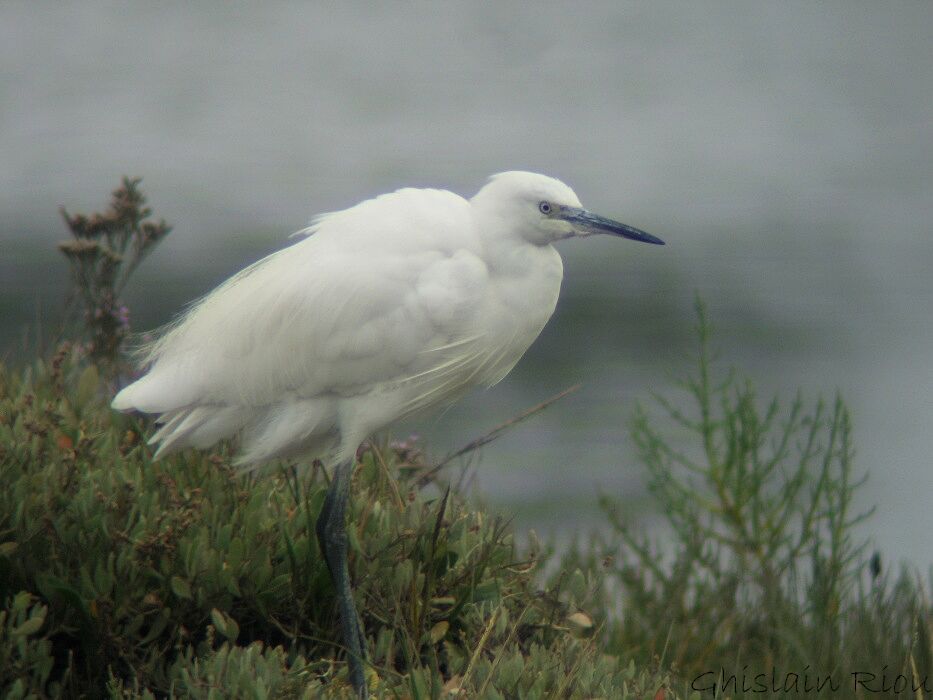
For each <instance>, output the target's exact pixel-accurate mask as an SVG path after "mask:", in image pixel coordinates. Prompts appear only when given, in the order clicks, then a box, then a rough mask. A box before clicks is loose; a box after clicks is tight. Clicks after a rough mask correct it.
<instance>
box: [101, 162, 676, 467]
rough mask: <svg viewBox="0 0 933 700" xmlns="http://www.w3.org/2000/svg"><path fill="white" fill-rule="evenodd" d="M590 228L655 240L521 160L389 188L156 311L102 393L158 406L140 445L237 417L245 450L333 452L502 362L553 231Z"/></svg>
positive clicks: (204, 434) (484, 382)
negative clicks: (526, 168)
mask: <svg viewBox="0 0 933 700" xmlns="http://www.w3.org/2000/svg"><path fill="white" fill-rule="evenodd" d="M610 224H611V225H612V226H610ZM613 227H614V228H613ZM596 232H608V233H615V234H618V235H623V236H626V237H629V238H637V239H638V240H646V241H648V242H654V243H660V241H659V240H658V239H653V237H651V236H648V234H643V233H642V232H639V231H637V229H631V228H629V227H626V226H623V225H622V224H617V223H616V222H612V221H609V220H607V219H601V218H599V217H595V216H593V215H590V214H588V213H587V212H586V211H585V210H583V209H581V208H580V202H579V200H578V199H577V197H576V195H575V194H574V193H573V191H572V190H571V189H570V188H569V187H567V186H566V185H564V184H563V183H561V182H559V181H558V180H554V179H552V178H548V177H545V176H543V175H536V174H532V173H521V172H510V173H503V174H500V175H497V176H494V177H493V178H492V179H491V180H490V182H489V183H488V184H487V185H486V186H485V187H484V188H483V189H482V190H480V192H479V193H478V194H477V195H476V196H474V197H473V198H472V199H470V200H466V199H464V198H462V197H460V196H458V195H455V194H453V193H451V192H446V191H441V190H430V189H425V190H420V189H403V190H399V191H397V192H393V193H391V194H386V195H382V196H380V197H377V198H375V199H371V200H368V201H365V202H362V203H360V204H358V205H356V206H354V207H351V208H350V209H346V210H344V211H339V212H335V213H331V214H325V215H323V216H320V217H318V218H317V219H316V220H315V221H314V222H313V224H312V225H311V226H310V227H309V228H307V229H305V230H304V231H302V232H300V234H299V235H302V236H304V238H303V239H302V240H299V241H298V242H297V243H295V244H294V245H292V246H290V247H288V248H285V249H284V250H280V251H278V252H276V253H273V254H272V255H269V256H268V257H266V258H264V259H262V260H260V261H259V262H257V263H255V264H254V265H251V266H250V267H248V268H246V269H245V270H243V271H242V272H240V273H238V274H237V275H235V276H234V277H232V278H231V279H229V280H228V281H227V282H225V283H224V284H222V285H221V286H220V287H218V288H217V289H216V290H214V291H213V292H211V293H210V294H208V295H207V296H206V297H204V298H203V299H202V300H200V301H199V302H197V303H196V304H195V305H193V306H192V307H191V308H190V309H189V310H188V311H187V312H186V313H185V314H184V315H183V316H182V317H181V318H180V319H179V320H178V321H176V322H175V323H174V324H172V325H171V326H169V327H168V328H167V329H166V330H165V331H164V333H163V334H162V336H161V337H160V338H159V339H158V340H157V341H156V342H155V343H153V344H152V345H151V346H150V347H148V348H147V350H146V351H145V354H144V366H146V367H147V368H148V372H147V373H146V374H145V375H144V376H143V377H142V378H140V379H139V380H137V381H136V382H135V383H133V384H131V385H129V386H127V387H126V388H125V389H123V390H122V391H121V392H120V393H119V394H118V395H117V396H116V398H115V399H114V400H113V407H114V408H116V409H119V410H131V409H135V410H138V411H142V412H145V413H153V414H158V419H157V422H158V423H159V424H160V427H159V429H158V431H157V432H156V433H155V434H154V435H153V436H152V439H151V442H153V443H157V444H158V445H159V448H158V451H157V452H156V457H161V456H162V455H165V454H168V453H170V452H173V451H175V450H179V449H182V448H185V447H196V448H206V447H209V446H210V445H212V444H214V443H215V442H217V441H218V440H221V439H224V438H228V437H233V436H235V435H239V436H240V440H241V443H240V450H241V451H240V456H239V459H238V461H239V463H240V464H243V465H248V464H256V463H260V462H263V461H266V460H269V459H272V458H275V457H280V456H286V455H306V456H309V457H310V456H316V457H323V458H335V459H337V460H343V459H347V458H348V457H350V456H352V454H353V453H354V451H355V450H356V449H357V447H358V445H359V443H360V442H361V441H362V440H364V439H365V438H366V437H367V436H368V435H369V434H370V433H372V432H374V431H376V430H378V429H380V428H382V427H384V426H386V425H388V424H389V423H391V422H392V421H394V420H396V419H398V418H401V417H403V416H407V415H409V414H412V413H414V412H416V411H418V410H421V409H425V408H428V407H431V406H434V405H437V404H441V403H444V402H449V401H452V400H455V399H456V398H458V397H459V396H461V395H462V394H463V393H464V392H466V391H467V390H469V389H470V388H472V387H474V386H489V385H492V384H495V383H496V382H498V381H499V380H501V379H502V378H503V377H504V376H505V375H506V374H507V373H508V372H509V370H510V369H511V368H512V367H513V366H514V365H515V363H516V362H517V361H518V359H519V358H520V357H521V356H522V354H523V353H524V352H525V350H526V349H527V348H528V347H529V345H531V343H532V342H533V341H534V339H535V338H536V337H537V336H538V334H539V333H540V332H541V329H542V328H543V327H544V325H545V323H546V322H547V320H548V318H550V316H551V313H552V312H553V310H554V306H555V304H556V302H557V296H558V292H559V290H560V283H561V277H562V265H561V260H560V256H559V255H558V253H557V251H556V250H555V249H554V248H553V246H552V245H551V244H552V243H553V242H554V241H557V240H560V239H562V238H568V237H571V236H574V235H577V236H582V235H588V234H590V233H596ZM636 234H637V235H636Z"/></svg>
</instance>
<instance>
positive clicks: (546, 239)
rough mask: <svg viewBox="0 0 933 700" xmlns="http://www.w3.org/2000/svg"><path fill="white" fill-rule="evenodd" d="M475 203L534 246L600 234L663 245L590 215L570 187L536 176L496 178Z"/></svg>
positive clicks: (518, 174) (520, 174)
mask: <svg viewBox="0 0 933 700" xmlns="http://www.w3.org/2000/svg"><path fill="white" fill-rule="evenodd" d="M472 203H473V204H474V206H476V207H477V209H478V210H479V211H481V212H482V213H483V214H484V215H485V216H491V217H495V218H497V219H498V221H497V222H496V223H498V224H499V225H500V226H502V225H504V226H505V227H506V229H507V230H508V233H509V234H511V235H517V236H519V237H521V238H523V239H524V240H526V241H528V242H529V243H533V244H535V245H547V244H549V243H553V242H554V241H559V240H562V239H564V238H572V237H575V236H576V237H583V236H592V235H594V234H597V233H608V234H610V235H613V236H621V237H622V238H630V239H632V240H634V241H643V242H645V243H654V244H655V245H664V241H662V240H661V239H660V238H656V237H655V236H652V235H651V234H649V233H645V232H644V231H639V230H638V229H637V228H633V227H631V226H627V225H626V224H621V223H619V222H618V221H613V220H612V219H607V218H605V217H602V216H597V215H596V214H591V213H590V212H588V211H587V210H586V209H584V208H583V206H582V205H581V204H580V200H579V199H578V198H577V195H576V194H574V191H573V190H572V189H570V188H569V187H568V186H567V185H565V184H564V183H563V182H561V181H560V180H557V179H555V178H553V177H547V176H546V175H538V174H537V173H527V172H522V171H511V172H506V173H499V174H498V175H493V176H492V178H490V180H489V182H488V183H487V184H486V186H485V187H483V189H481V190H480V191H479V192H477V193H476V195H475V196H474V197H473V199H472Z"/></svg>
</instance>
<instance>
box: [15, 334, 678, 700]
mask: <svg viewBox="0 0 933 700" xmlns="http://www.w3.org/2000/svg"><path fill="white" fill-rule="evenodd" d="M109 395H110V391H109V390H108V389H107V387H106V386H104V384H103V382H102V381H101V380H100V379H99V377H98V373H97V370H96V369H95V368H94V367H93V365H83V364H82V363H81V362H80V361H78V360H76V359H75V357H74V356H73V355H72V354H71V353H69V352H68V351H67V350H63V351H62V352H60V353H59V354H58V355H56V357H55V358H54V359H53V360H52V361H51V362H50V363H48V364H44V363H41V362H37V363H36V364H35V365H34V366H32V367H30V368H27V369H26V370H24V371H22V372H19V373H13V372H10V371H8V370H6V369H0V483H2V484H3V489H0V601H3V604H4V608H3V611H2V612H0V615H2V616H3V617H2V618H0V619H2V620H3V624H2V625H0V630H2V634H3V636H2V638H0V654H2V656H0V660H2V666H0V696H7V695H8V696H10V697H21V696H22V697H25V696H26V695H31V696H32V697H79V696H90V697H101V696H105V695H110V696H112V697H137V696H148V695H153V696H158V697H162V696H177V697H182V696H184V697H233V696H236V697H298V696H301V695H302V694H304V695H306V696H309V697H317V696H318V695H320V694H324V695H335V696H339V695H340V693H341V692H342V690H343V689H345V687H346V685H345V683H344V682H343V680H342V674H344V673H345V670H344V663H343V661H342V654H341V652H340V649H339V648H338V647H337V646H336V644H335V640H336V639H338V638H339V637H338V634H337V624H336V623H337V620H336V612H335V608H334V605H333V593H332V588H331V583H330V578H329V576H328V573H327V569H326V566H325V565H324V562H323V559H322V558H321V556H320V555H319V553H318V549H317V542H316V538H315V536H314V522H315V519H316V517H317V514H318V512H319V510H320V507H321V503H322V501H323V497H324V491H325V488H326V482H325V475H324V472H323V470H322V469H320V468H319V465H316V466H315V467H313V468H311V469H306V470H299V469H296V468H295V467H294V466H292V465H279V466H278V467H277V468H274V469H272V470H271V472H270V473H268V474H245V475H244V474H237V473H236V472H235V471H234V470H233V468H232V467H231V465H230V460H229V459H228V455H227V453H226V452H225V451H224V450H220V451H219V452H217V453H215V454H213V455H205V454H202V453H196V452H190V453H185V454H183V455H180V456H176V457H173V458H168V459H165V460H161V461H159V462H152V460H151V454H150V450H149V449H148V448H147V447H146V446H145V444H144V441H145V435H146V432H147V428H146V426H145V425H144V424H143V423H141V422H140V421H138V420H137V419H135V418H132V417H127V416H123V415H119V414H116V413H114V412H112V411H111V410H110V409H109V407H108V405H107V399H108V397H109ZM419 460H420V458H419V457H418V455H417V453H416V452H413V451H412V450H410V449H409V448H407V447H406V446H397V447H392V446H388V445H382V446H370V447H368V448H367V449H366V450H365V452H364V453H363V455H362V460H361V465H360V467H359V468H358V470H357V472H356V475H355V484H354V495H353V498H352V506H351V508H352V514H351V518H352V520H351V523H352V525H351V527H350V546H351V567H352V571H353V575H354V579H355V592H356V597H357V600H358V601H359V603H360V605H359V607H360V609H361V612H362V617H363V623H364V626H365V628H366V632H367V636H368V638H369V642H370V649H371V653H372V664H373V667H372V677H373V681H372V687H373V689H374V692H375V694H376V695H377V697H412V698H418V697H420V698H429V697H442V696H445V694H446V696H447V697H456V696H457V693H456V691H457V689H460V695H459V696H460V697H488V698H497V697H527V698H537V697H542V698H543V697H622V696H623V695H625V694H626V693H635V694H636V696H637V695H638V694H640V693H643V692H654V690H656V689H657V687H658V686H659V685H660V684H661V683H663V682H664V681H665V679H664V677H663V676H662V675H660V674H657V673H645V672H642V673H636V672H635V669H634V667H631V666H628V665H626V664H623V663H622V662H621V661H619V660H618V659H616V658H614V657H611V656H606V655H605V654H603V652H602V650H601V649H600V645H599V636H598V635H596V634H593V631H594V630H593V629H592V623H590V622H589V620H590V615H589V614H587V613H586V612H584V611H582V610H581V609H580V606H581V605H583V604H584V601H585V599H586V597H587V596H588V595H589V593H590V592H591V591H592V589H593V588H595V587H596V586H597V584H596V583H594V582H593V581H592V580H590V581H589V583H587V576H588V575H584V573H583V572H577V573H575V574H573V575H571V576H570V577H569V579H568V580H567V581H565V582H564V583H562V585H561V587H560V588H559V589H558V588H552V589H551V590H545V591H541V590H539V588H538V587H537V586H536V584H535V575H536V568H537V565H538V556H537V554H536V553H535V552H530V553H529V554H527V555H524V556H521V557H520V556H519V555H518V553H517V552H516V549H515V547H514V546H513V543H512V537H511V535H510V534H509V532H508V530H507V528H506V527H505V526H504V525H503V523H502V522H501V521H499V520H497V519H495V518H490V517H488V516H487V515H485V514H484V513H482V512H477V511H473V510H470V509H468V508H467V507H466V506H465V505H464V503H463V502H462V500H461V499H460V498H459V497H458V496H457V494H454V493H443V492H442V491H440V489H439V488H438V487H437V485H436V483H435V482H429V483H428V485H427V486H426V487H425V488H424V489H422V488H421V487H420V486H419V484H420V483H421V482H422V481H423V479H421V478H420V477H421V475H423V474H424V473H425V472H426V471H427V469H428V465H426V464H424V463H423V461H419ZM402 463H404V464H402ZM400 466H404V467H405V468H404V469H399V467H400ZM396 471H398V473H400V474H401V475H402V476H400V477H398V478H396V477H395V476H394V475H393V474H394V473H395V472H396Z"/></svg>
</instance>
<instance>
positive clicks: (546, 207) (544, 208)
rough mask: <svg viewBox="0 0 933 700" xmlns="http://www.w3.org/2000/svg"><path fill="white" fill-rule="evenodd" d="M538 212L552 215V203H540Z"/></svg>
mask: <svg viewBox="0 0 933 700" xmlns="http://www.w3.org/2000/svg"><path fill="white" fill-rule="evenodd" d="M538 211H540V212H541V213H542V214H550V213H551V205H550V203H549V202H540V203H539V204H538Z"/></svg>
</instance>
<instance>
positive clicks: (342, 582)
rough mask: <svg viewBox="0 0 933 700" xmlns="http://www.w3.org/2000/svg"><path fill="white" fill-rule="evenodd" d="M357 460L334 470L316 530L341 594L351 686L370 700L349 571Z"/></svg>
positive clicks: (364, 646) (342, 628)
mask: <svg viewBox="0 0 933 700" xmlns="http://www.w3.org/2000/svg"><path fill="white" fill-rule="evenodd" d="M353 465H354V460H353V459H348V460H347V461H345V462H341V463H340V464H338V465H337V468H336V469H335V470H334V479H333V481H331V483H330V488H329V489H328V490H327V496H326V497H325V498H324V505H323V507H322V508H321V514H320V515H319V516H318V519H317V524H316V525H315V529H316V530H317V540H318V544H319V545H320V546H321V551H322V552H323V553H324V559H325V561H326V562H327V568H328V569H329V570H330V577H331V580H332V581H333V582H334V589H335V590H336V593H337V607H338V610H339V611H340V628H341V633H342V634H343V644H344V646H345V647H346V649H347V662H348V663H349V666H350V683H352V684H353V689H354V690H356V692H357V694H358V695H359V696H360V697H361V698H366V697H369V696H368V693H367V690H366V676H365V674H364V673H363V664H364V663H365V661H366V643H365V642H366V637H365V636H364V635H363V631H362V628H361V625H360V618H359V616H358V615H357V614H356V606H354V604H353V591H352V589H351V588H350V570H349V569H348V568H347V522H346V513H347V500H348V498H349V496H350V476H351V475H352V474H353Z"/></svg>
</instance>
